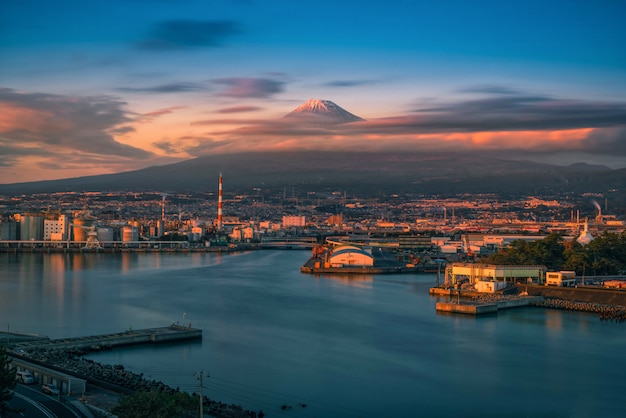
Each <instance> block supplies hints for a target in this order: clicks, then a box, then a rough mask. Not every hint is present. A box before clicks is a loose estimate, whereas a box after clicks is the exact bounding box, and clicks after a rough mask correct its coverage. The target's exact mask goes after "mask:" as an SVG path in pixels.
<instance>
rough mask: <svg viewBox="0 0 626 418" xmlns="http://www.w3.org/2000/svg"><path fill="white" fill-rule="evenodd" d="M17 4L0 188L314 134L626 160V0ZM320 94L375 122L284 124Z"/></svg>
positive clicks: (4, 83)
mask: <svg viewBox="0 0 626 418" xmlns="http://www.w3.org/2000/svg"><path fill="white" fill-rule="evenodd" d="M5 3H6V4H4V5H3V6H2V13H1V14H0V62H1V63H2V65H1V66H0V89H1V90H0V183H13V182H18V181H30V180H39V179H49V178H63V177H76V176H81V175H90V174H100V173H110V172H118V171H126V170H131V169H136V168H141V167H146V166H149V165H154V164H166V163H169V162H175V161H180V160H183V159H188V158H193V157H196V156H199V155H203V154H206V153H225V152H238V151H244V150H245V151H259V152H263V151H267V150H285V149H294V148H296V149H307V147H309V148H318V149H319V148H324V147H327V148H328V149H340V148H347V149H354V148H358V149H361V150H369V151H372V152H376V151H382V150H394V149H397V150H403V151H415V152H422V151H436V150H443V151H445V150H446V149H452V148H453V149H459V147H460V148H461V149H467V150H483V149H487V150H498V151H501V152H502V154H503V155H507V154H510V155H515V156H520V155H523V156H524V157H525V158H529V159H534V160H544V161H550V162H556V163H563V164H567V163H571V162H576V161H585V162H589V163H597V164H607V165H609V166H612V167H624V166H626V130H625V125H626V48H624V43H625V42H624V41H625V40H626V25H625V24H624V22H625V21H626V5H625V4H624V2H623V1H602V0H600V1H573V0H570V1H549V2H545V1H534V0H530V1H526V2H503V1H474V2H466V1H438V2H433V1H429V2H426V1H387V2H382V1H374V2H362V1H360V2H359V1H326V0H322V1H316V2H294V1H270V2H261V1H257V0H230V1H228V0H205V1H200V0H178V1H174V0H108V1H68V0H61V1H57V2H41V1H32V0H22V1H19V2H5ZM309 98H319V99H326V100H332V101H334V102H335V103H337V104H338V105H340V106H342V107H343V108H345V109H346V110H348V111H350V112H352V113H354V114H356V115H358V116H361V117H362V118H364V119H366V120H367V121H366V122H363V123H359V124H356V125H355V124H349V125H350V126H347V127H345V128H342V129H337V128H334V129H332V130H329V131H324V132H319V131H318V132H316V133H315V134H307V135H306V136H304V137H303V136H301V134H300V130H298V129H295V128H294V127H285V126H279V127H276V126H275V124H274V123H273V121H275V120H276V119H277V118H281V117H282V116H283V115H284V114H286V113H288V112H289V111H291V110H293V109H294V108H295V107H297V106H298V105H299V104H301V103H302V102H304V101H305V100H307V99H309ZM353 125H354V126H353Z"/></svg>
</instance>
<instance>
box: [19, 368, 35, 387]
mask: <svg viewBox="0 0 626 418" xmlns="http://www.w3.org/2000/svg"><path fill="white" fill-rule="evenodd" d="M16 375H17V380H18V381H20V382H22V383H24V384H25V385H32V384H33V383H35V378H34V377H33V375H32V374H31V373H30V372H28V371H26V370H20V371H18V372H17V373H16Z"/></svg>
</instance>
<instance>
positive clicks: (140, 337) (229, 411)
mask: <svg viewBox="0 0 626 418" xmlns="http://www.w3.org/2000/svg"><path fill="white" fill-rule="evenodd" d="M197 339H202V330H200V329H195V328H191V326H189V327H184V326H179V325H174V324H172V325H171V326H169V327H162V328H149V329H139V330H134V331H133V330H128V331H126V332H121V333H114V334H105V335H94V336H88V337H78V338H63V339H55V340H50V339H47V338H46V337H39V338H34V339H31V340H29V341H23V339H19V340H16V341H15V342H14V343H12V344H10V345H9V349H10V350H11V352H10V354H11V356H13V357H14V358H17V359H19V360H21V361H22V362H25V363H24V364H31V365H32V366H31V367H30V368H31V369H33V370H35V369H36V368H37V367H36V366H43V367H46V368H49V369H52V370H56V371H59V372H62V373H65V374H67V375H71V376H74V377H77V378H80V379H83V380H85V381H86V382H88V383H90V384H92V385H96V386H99V387H102V388H105V389H109V390H112V391H114V392H117V393H120V394H130V393H133V392H136V391H150V390H156V391H158V392H165V393H170V394H173V393H176V392H179V391H180V389H179V388H172V387H171V386H168V385H166V384H164V383H163V382H160V381H157V380H154V379H146V378H145V377H144V376H143V374H137V373H134V372H132V371H130V370H126V369H125V368H124V366H123V365H108V364H101V363H98V362H96V361H93V360H90V359H86V358H85V357H84V356H85V355H88V354H89V353H92V352H95V351H100V350H105V349H112V348H114V347H120V346H128V345H136V344H157V343H171V342H177V341H184V340H197ZM203 404H204V405H205V408H206V411H207V413H208V414H209V415H210V416H213V417H218V418H219V417H229V418H255V417H256V416H257V414H256V413H255V412H253V411H248V410H245V409H243V408H242V407H241V406H239V405H235V404H226V403H223V402H217V401H213V400H211V399H209V398H207V397H206V396H204V397H203Z"/></svg>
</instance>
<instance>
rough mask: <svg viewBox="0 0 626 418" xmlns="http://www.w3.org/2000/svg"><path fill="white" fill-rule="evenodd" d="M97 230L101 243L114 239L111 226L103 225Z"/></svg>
mask: <svg viewBox="0 0 626 418" xmlns="http://www.w3.org/2000/svg"><path fill="white" fill-rule="evenodd" d="M96 232H97V233H98V241H100V243H102V244H103V243H105V242H107V243H108V242H111V241H113V228H111V227H110V226H101V227H100V228H98V229H96Z"/></svg>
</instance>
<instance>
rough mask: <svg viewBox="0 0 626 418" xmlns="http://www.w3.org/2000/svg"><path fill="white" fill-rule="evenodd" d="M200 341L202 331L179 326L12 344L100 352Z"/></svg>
mask: <svg viewBox="0 0 626 418" xmlns="http://www.w3.org/2000/svg"><path fill="white" fill-rule="evenodd" d="M193 339H202V330H200V329H195V328H191V325H190V326H188V327H185V326H180V325H174V324H173V325H170V326H169V327H162V328H147V329H137V330H132V329H129V330H128V331H125V332H118V333H114V334H103V335H92V336H88V337H77V338H61V339H56V340H49V339H38V340H33V341H26V342H19V343H15V344H12V347H13V348H14V349H15V350H19V349H21V350H25V351H32V350H35V349H47V350H53V349H65V350H86V349H91V350H92V351H93V350H100V349H109V348H114V347H119V346H125V345H135V344H148V343H165V342H174V341H183V340H193Z"/></svg>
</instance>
